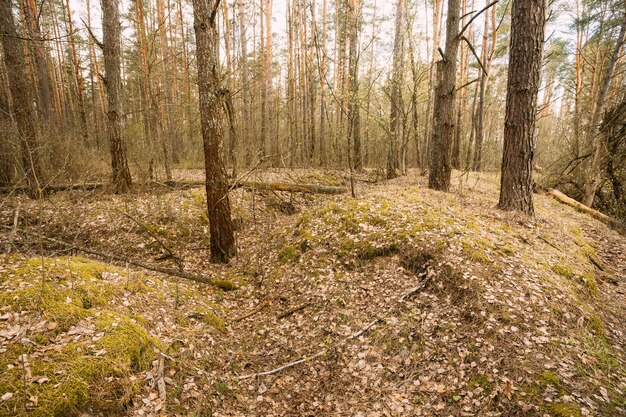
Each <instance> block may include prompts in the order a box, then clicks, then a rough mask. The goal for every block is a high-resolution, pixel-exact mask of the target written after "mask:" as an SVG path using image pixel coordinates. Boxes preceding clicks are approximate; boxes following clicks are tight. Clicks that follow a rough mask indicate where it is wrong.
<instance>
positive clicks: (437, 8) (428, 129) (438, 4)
mask: <svg viewBox="0 0 626 417" xmlns="http://www.w3.org/2000/svg"><path fill="white" fill-rule="evenodd" d="M426 3H427V1H425V4H426ZM432 9H433V46H432V56H431V65H430V73H429V77H428V100H427V103H426V123H425V126H424V127H425V129H424V138H425V142H426V143H425V144H424V145H425V146H424V149H425V150H426V152H425V154H426V155H428V156H430V155H431V154H432V143H431V139H432V133H433V132H432V129H433V128H434V127H433V126H432V121H433V120H434V119H433V116H432V114H433V109H432V103H433V102H434V100H433V92H434V90H435V85H436V83H437V80H436V78H437V74H436V73H437V69H436V61H437V56H438V55H439V52H438V48H439V36H440V34H441V25H440V22H441V18H442V15H443V13H442V11H443V0H433V7H432ZM426 43H428V38H426ZM435 100H436V99H435ZM424 162H425V163H426V164H427V165H429V166H430V158H425V159H424Z"/></svg>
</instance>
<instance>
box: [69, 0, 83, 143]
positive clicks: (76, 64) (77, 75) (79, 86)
mask: <svg viewBox="0 0 626 417" xmlns="http://www.w3.org/2000/svg"><path fill="white" fill-rule="evenodd" d="M65 7H66V10H67V21H66V23H67V32H68V34H69V37H68V39H69V43H70V57H71V58H72V70H73V75H74V86H75V88H76V100H77V101H78V117H79V122H80V131H81V136H82V138H83V142H85V143H86V142H87V140H88V139H89V130H88V126H87V111H86V110H85V87H84V80H83V74H82V72H81V67H80V59H79V57H78V52H77V51H76V39H75V38H76V37H75V34H74V24H73V22H72V11H71V9H70V1H69V0H65Z"/></svg>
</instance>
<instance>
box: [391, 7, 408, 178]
mask: <svg viewBox="0 0 626 417" xmlns="http://www.w3.org/2000/svg"><path fill="white" fill-rule="evenodd" d="M405 4H406V3H405V0H398V1H397V3H396V33H395V38H394V41H393V69H392V71H393V72H392V74H391V94H390V102H391V109H390V118H389V146H388V148H387V178H388V179H391V178H395V177H397V176H398V174H399V168H400V166H399V164H400V161H399V147H400V141H401V139H402V120H401V115H402V90H401V88H402V81H403V79H404V35H405V29H404V26H405V24H404V22H405V19H404V14H405Z"/></svg>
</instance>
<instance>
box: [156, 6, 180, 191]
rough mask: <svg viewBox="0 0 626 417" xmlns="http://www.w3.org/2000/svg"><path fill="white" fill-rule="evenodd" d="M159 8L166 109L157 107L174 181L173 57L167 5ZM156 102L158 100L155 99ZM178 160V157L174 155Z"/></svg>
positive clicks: (166, 164) (165, 157)
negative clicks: (168, 38) (170, 46)
mask: <svg viewBox="0 0 626 417" xmlns="http://www.w3.org/2000/svg"><path fill="white" fill-rule="evenodd" d="M156 6H157V30H158V36H159V55H158V56H159V57H160V63H161V88H162V91H164V93H165V94H164V95H165V100H164V101H165V107H164V108H163V107H162V106H161V105H160V104H159V103H157V106H158V107H160V108H161V109H162V111H161V112H158V113H157V114H158V115H159V123H160V125H161V126H162V127H161V135H160V136H161V138H160V139H161V141H160V142H161V151H162V152H163V168H164V169H165V176H166V178H167V180H168V181H169V180H171V179H172V170H171V167H170V157H171V154H172V152H175V151H176V143H175V142H176V141H177V139H176V131H175V129H174V121H173V120H172V112H173V111H174V106H173V105H172V79H173V77H172V65H171V56H170V50H169V44H168V40H167V26H166V18H165V5H164V4H163V0H157V1H156ZM155 100H156V98H155ZM174 156H175V157H176V158H177V155H174Z"/></svg>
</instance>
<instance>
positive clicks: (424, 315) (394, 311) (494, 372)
mask: <svg viewBox="0 0 626 417" xmlns="http://www.w3.org/2000/svg"><path fill="white" fill-rule="evenodd" d="M177 176H178V177H179V179H194V178H195V177H198V178H199V177H200V176H201V173H200V172H199V171H198V172H184V171H180V172H177ZM196 179H197V178H196ZM272 179H284V180H288V181H299V182H304V183H317V184H326V185H342V184H344V182H345V178H344V177H343V176H342V175H341V174H340V173H333V172H330V173H323V172H318V171H304V170H303V171H291V172H284V171H283V172H273V173H264V174H258V178H256V179H255V180H272ZM357 194H358V198H357V199H353V198H351V197H350V196H349V194H344V195H340V196H320V195H304V196H303V195H296V194H294V195H289V194H286V193H272V192H251V191H248V190H244V189H237V190H234V191H233V192H232V194H231V203H232V204H233V217H234V218H235V219H236V224H237V226H238V232H237V242H238V248H239V254H238V256H237V258H236V259H234V260H233V261H232V262H231V263H230V264H228V265H213V264H210V263H209V262H208V259H209V255H208V253H209V248H208V245H209V243H208V242H209V239H208V224H207V218H206V214H205V204H206V203H205V199H204V192H203V190H202V188H196V189H187V190H171V189H167V188H165V187H157V186H155V187H149V188H147V187H146V188H143V189H138V190H136V191H134V193H133V194H132V195H127V196H115V195H111V194H106V193H103V192H101V191H94V192H87V191H70V192H62V193H58V194H56V195H53V196H51V197H50V198H49V199H46V200H44V201H41V202H36V201H31V200H28V199H27V198H26V197H23V196H16V195H13V196H9V197H7V198H3V200H2V202H0V225H3V227H8V228H3V229H2V230H1V231H0V250H1V251H2V253H1V254H0V415H42V416H45V415H61V414H62V415H74V414H80V413H84V414H85V415H121V414H128V415H140V416H150V415H152V416H156V415H168V416H169V415H190V416H209V415H213V416H404V415H407V416H409V415H410V416H420V415H422V416H545V415H549V416H555V417H556V416H558V417H561V416H563V417H565V416H574V417H578V416H587V415H589V416H623V415H626V237H624V236H620V235H619V234H618V233H616V232H615V231H613V230H610V229H609V228H607V227H606V226H605V225H603V224H601V223H599V222H597V221H596V220H594V219H592V218H591V217H589V216H588V215H586V214H584V213H579V212H577V211H575V210H574V209H572V208H570V207H567V206H564V205H561V204H560V203H559V202H557V201H555V200H553V199H551V198H550V197H547V196H543V195H535V206H536V207H535V208H536V212H537V216H536V218H535V219H534V220H530V219H528V218H525V217H522V216H520V215H516V214H512V213H506V212H502V211H499V210H497V209H496V208H495V205H496V202H497V196H498V181H497V178H496V177H495V176H493V175H490V174H470V175H460V174H459V173H455V175H454V188H453V190H452V192H451V193H441V192H435V191H432V190H429V189H428V188H427V187H426V184H425V178H424V177H420V176H419V175H418V174H417V172H413V171H411V172H410V173H409V175H407V176H404V177H401V178H398V179H396V180H392V181H385V182H380V183H376V184H370V183H366V182H360V181H359V182H357ZM14 224H17V226H18V227H17V228H16V229H14V231H11V229H12V228H13V225H14ZM24 229H25V230H29V231H30V232H35V233H39V234H41V235H44V236H47V237H53V238H56V239H59V240H62V241H65V242H71V243H73V244H74V245H76V246H81V247H89V248H93V249H97V250H99V251H102V252H107V253H112V254H115V255H122V256H124V257H128V258H131V259H133V260H138V261H141V262H144V263H147V264H150V265H156V266H160V267H165V268H170V269H177V268H183V269H184V271H186V272H190V273H195V274H200V275H203V276H206V277H210V278H212V279H213V280H215V281H216V282H217V283H218V284H219V287H218V286H216V285H206V284H199V283H194V282H191V281H188V280H185V279H182V278H173V277H171V276H167V275H164V274H161V273H157V272H152V271H146V270H142V269H138V268H135V267H133V266H129V265H125V264H124V263H123V262H122V263H120V262H110V260H107V259H103V258H102V257H100V259H97V260H96V259H95V258H94V257H90V258H87V257H86V256H89V255H85V254H83V253H80V252H78V251H76V250H68V249H67V248H65V247H63V246H60V245H58V244H55V243H50V242H48V241H45V240H43V239H40V238H37V237H33V235H32V234H31V235H25V234H23V233H22V232H21V231H20V230H24ZM42 254H43V255H45V257H43V256H42ZM107 261H109V262H107ZM232 287H234V289H233V288H232ZM294 362H295V363H294ZM281 367H284V369H280V368H281ZM268 371H269V372H268ZM263 373H266V374H263Z"/></svg>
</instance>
